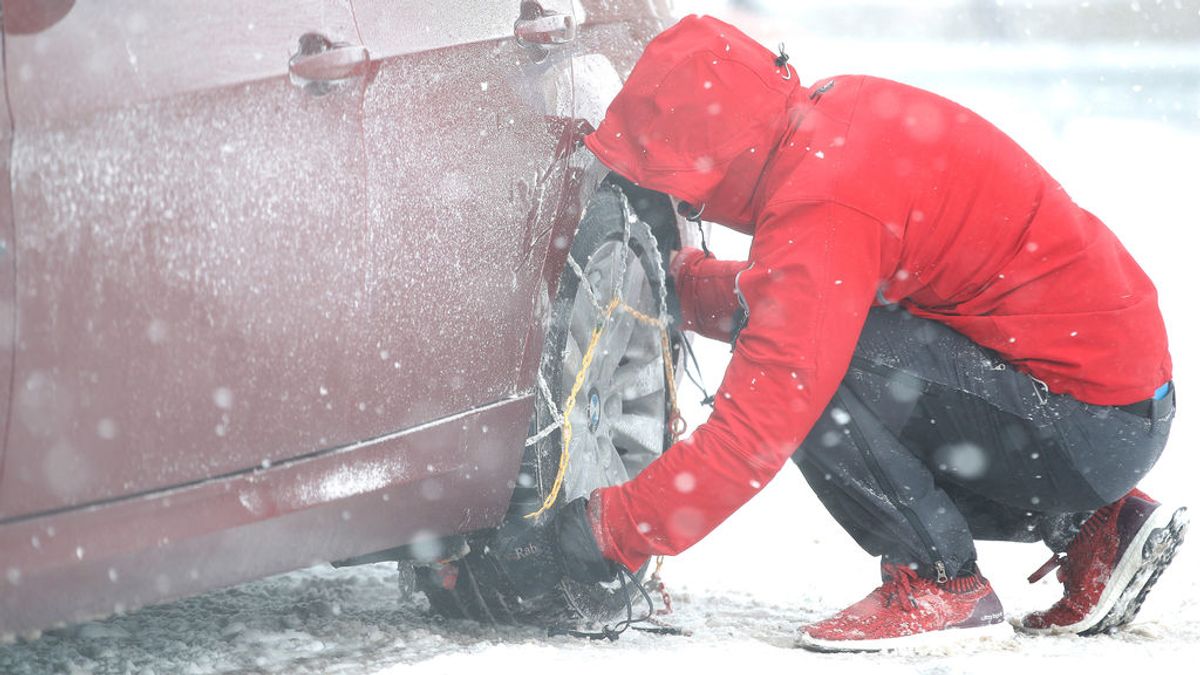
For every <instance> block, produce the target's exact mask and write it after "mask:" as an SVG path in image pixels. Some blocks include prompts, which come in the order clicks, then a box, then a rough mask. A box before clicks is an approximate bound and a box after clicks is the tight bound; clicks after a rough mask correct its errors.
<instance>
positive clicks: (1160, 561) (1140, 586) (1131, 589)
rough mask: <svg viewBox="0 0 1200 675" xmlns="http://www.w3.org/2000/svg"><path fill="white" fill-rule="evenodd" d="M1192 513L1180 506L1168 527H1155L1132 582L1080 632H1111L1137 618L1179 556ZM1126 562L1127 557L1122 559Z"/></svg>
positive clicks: (1146, 541)
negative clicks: (1103, 612) (1090, 625)
mask: <svg viewBox="0 0 1200 675" xmlns="http://www.w3.org/2000/svg"><path fill="white" fill-rule="evenodd" d="M1188 521H1189V516H1188V513H1187V509H1186V508H1179V509H1176V510H1175V512H1174V513H1172V514H1171V520H1170V522H1169V523H1167V525H1166V527H1162V528H1158V529H1154V530H1152V531H1151V532H1150V534H1149V535H1148V536H1147V537H1146V540H1145V542H1144V543H1143V544H1142V548H1141V565H1140V566H1139V567H1138V568H1137V569H1136V570H1134V572H1133V574H1132V576H1131V578H1130V580H1129V583H1127V584H1126V585H1125V588H1124V590H1122V591H1121V593H1120V594H1119V595H1118V596H1117V599H1116V602H1114V603H1113V606H1112V608H1111V609H1109V611H1108V612H1107V613H1106V614H1105V615H1104V618H1102V619H1101V620H1100V621H1099V622H1098V623H1097V624H1096V625H1095V626H1092V627H1091V628H1088V629H1087V630H1084V631H1082V632H1080V635H1100V634H1102V633H1111V632H1113V631H1115V630H1117V629H1119V628H1121V627H1123V626H1127V625H1129V624H1130V623H1132V622H1133V619H1134V617H1136V616H1137V613H1138V611H1139V610H1141V608H1142V603H1143V602H1145V601H1146V596H1147V595H1149V594H1150V589H1151V588H1152V587H1153V586H1154V583H1155V582H1156V581H1158V578H1159V577H1160V576H1162V573H1163V571H1164V570H1166V569H1167V566H1168V565H1170V564H1171V561H1172V560H1174V559H1175V553H1176V552H1177V551H1178V550H1179V545H1180V544H1182V543H1183V536H1184V534H1186V533H1187V526H1188ZM1121 562H1122V563H1124V562H1125V561H1124V560H1122V561H1121Z"/></svg>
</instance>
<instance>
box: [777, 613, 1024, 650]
mask: <svg viewBox="0 0 1200 675" xmlns="http://www.w3.org/2000/svg"><path fill="white" fill-rule="evenodd" d="M1012 636H1013V632H1012V628H1010V627H1009V626H1008V624H1006V623H1004V622H1003V621H1001V622H1000V623H993V624H988V625H986V626H976V627H974V628H947V629H945V630H933V631H929V632H927V633H917V634H915V635H905V636H904V637H895V638H884V639H880V640H822V639H819V638H815V637H812V636H811V635H809V634H808V633H805V632H801V633H800V634H799V635H797V636H796V642H795V645H796V646H797V647H800V648H801V649H807V650H808V651H810V652H821V653H825V654H832V653H843V652H883V651H892V650H909V649H913V650H915V649H929V648H939V647H947V646H952V645H957V644H961V643H964V642H971V641H996V640H1010V639H1012Z"/></svg>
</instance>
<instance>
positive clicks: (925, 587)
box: [796, 564, 1012, 652]
mask: <svg viewBox="0 0 1200 675" xmlns="http://www.w3.org/2000/svg"><path fill="white" fill-rule="evenodd" d="M883 572H884V582H883V585H882V586H880V587H879V588H876V589H875V590H874V591H872V592H871V594H870V595H868V596H867V597H865V598H863V599H862V600H860V601H859V602H857V603H855V604H853V605H851V606H849V607H847V608H846V609H843V610H842V611H841V612H838V613H837V614H836V615H834V616H832V617H830V618H828V619H825V620H824V621H821V622H819V623H815V624H812V625H810V626H806V627H804V628H802V629H801V630H800V634H799V635H798V636H797V637H796V645H797V646H799V647H804V648H805V649H811V650H813V651H819V652H875V651H881V650H884V649H899V648H905V647H924V646H934V645H943V644H947V643H949V642H957V641H960V640H964V639H971V638H983V637H993V636H1009V635H1011V634H1012V630H1011V629H1010V628H1008V626H1005V625H1004V609H1003V608H1002V607H1001V606H1000V599H999V598H997V597H996V594H995V592H993V591H992V585H991V584H990V583H988V580H987V579H984V578H983V576H982V575H980V574H979V573H978V572H977V573H975V574H974V575H972V576H969V577H958V578H955V579H951V580H949V581H947V582H946V583H943V584H937V583H935V582H933V581H931V580H929V579H924V578H922V577H919V576H917V573H916V572H914V571H913V570H912V569H910V568H908V567H905V566H902V565H890V564H885V565H883Z"/></svg>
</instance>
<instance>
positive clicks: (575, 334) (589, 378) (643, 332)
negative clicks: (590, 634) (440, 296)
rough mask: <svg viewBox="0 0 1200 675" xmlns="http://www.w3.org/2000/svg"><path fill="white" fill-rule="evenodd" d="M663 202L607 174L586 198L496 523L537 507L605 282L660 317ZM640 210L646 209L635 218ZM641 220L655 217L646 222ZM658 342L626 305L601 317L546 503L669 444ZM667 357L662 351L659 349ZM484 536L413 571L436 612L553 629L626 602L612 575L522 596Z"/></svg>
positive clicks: (670, 230)
mask: <svg viewBox="0 0 1200 675" xmlns="http://www.w3.org/2000/svg"><path fill="white" fill-rule="evenodd" d="M627 193H629V194H628V196H627ZM631 203H632V204H636V205H637V206H638V208H639V211H635V210H634V207H633V206H631ZM664 208H665V209H668V211H667V216H666V217H665V218H664V215H663V209H664ZM669 208H670V203H669V201H666V200H665V197H663V196H662V195H658V194H657V193H647V192H646V191H644V190H638V189H637V188H633V187H632V186H628V185H625V186H624V187H622V186H621V185H620V184H618V182H617V181H614V180H611V179H610V180H609V181H606V182H605V183H604V184H603V185H602V186H601V187H600V188H599V189H598V190H597V192H596V194H595V195H594V197H593V198H592V200H591V201H590V203H589V205H588V208H587V209H586V211H585V213H584V216H583V218H582V221H581V222H580V225H579V229H578V231H577V233H576V236H575V239H574V241H573V243H572V245H571V250H570V258H571V260H569V261H568V264H567V266H566V267H565V269H564V270H563V273H562V277H561V280H560V282H559V285H558V292H557V297H556V299H555V300H554V302H553V304H552V306H551V309H550V311H549V312H548V313H547V314H548V321H547V323H546V326H545V342H544V345H543V350H542V358H541V361H540V374H539V379H540V382H539V386H538V387H537V391H538V393H537V396H536V402H535V412H534V415H533V419H532V421H531V423H530V439H534V438H537V439H538V440H536V441H535V442H533V443H532V444H531V445H528V446H527V447H526V449H525V454H524V458H523V461H522V466H521V471H520V474H519V476H518V479H517V484H516V486H515V487H514V490H513V499H512V502H511V506H510V508H509V511H508V513H507V516H506V522H511V521H512V520H513V519H522V518H524V517H525V516H526V515H527V514H530V513H533V512H535V511H537V510H538V509H539V508H540V507H541V506H542V504H543V501H544V500H545V499H546V497H547V495H549V494H550V492H551V491H552V489H553V485H554V482H555V478H556V476H557V473H558V470H559V458H560V456H561V454H562V435H563V429H562V427H561V425H559V424H558V422H557V420H558V419H559V414H560V413H559V411H562V410H563V409H564V405H565V402H566V400H567V398H568V396H569V394H570V392H571V390H572V388H573V385H574V382H575V379H576V375H577V374H578V372H579V370H580V368H581V366H582V356H583V353H584V352H586V350H587V347H588V345H589V343H590V338H591V333H592V328H593V327H594V326H595V325H596V324H597V323H598V322H599V321H600V320H601V319H602V318H603V316H604V314H605V309H606V308H607V305H608V303H609V300H610V299H611V298H612V297H613V293H614V292H615V289H617V288H620V290H621V293H622V297H623V299H624V302H626V303H628V305H630V306H632V307H633V308H635V309H636V310H638V311H639V312H640V313H642V314H644V315H647V316H649V317H653V318H658V319H661V320H663V321H665V320H666V319H665V317H666V313H667V309H666V306H665V303H666V302H667V289H666V287H665V286H664V284H665V282H666V279H665V277H666V275H665V272H664V269H663V260H664V251H665V250H666V249H663V248H660V246H662V245H665V246H667V247H673V246H677V245H678V244H677V242H678V239H677V232H675V231H674V219H673V218H672V217H671V216H670V215H669V214H670V212H669ZM647 210H653V211H655V213H653V214H647V215H648V217H647V218H643V217H642V215H641V213H642V212H645V211H647ZM647 220H652V221H653V222H656V223H657V226H656V227H654V228H652V227H651V225H650V224H648V223H647ZM655 230H657V231H658V233H659V234H660V236H661V239H662V240H663V241H662V242H660V241H659V238H656V237H655V233H654V231H655ZM580 273H582V276H583V278H581V276H580ZM584 278H586V279H587V283H586V284H585V283H583V279H584ZM618 282H619V283H618ZM589 289H591V290H589ZM662 351H663V348H662V340H661V332H660V329H659V328H658V327H657V326H655V325H652V324H648V323H646V322H644V321H639V320H638V319H637V317H635V316H633V315H632V314H630V313H629V312H627V311H623V310H620V309H618V310H617V311H616V312H615V313H614V314H613V315H612V317H611V318H610V319H609V321H608V322H607V323H606V324H605V328H604V331H603V333H602V334H601V337H600V340H599V342H598V343H597V345H596V348H595V349H594V354H593V360H592V362H591V365H590V366H589V367H588V368H587V372H586V373H585V375H584V381H583V386H582V387H581V388H580V389H579V391H578V395H577V397H576V398H577V405H576V406H575V407H574V411H573V412H572V414H571V416H570V419H571V425H572V431H573V433H572V437H571V446H570V457H569V461H568V463H567V466H566V471H565V476H564V478H563V481H562V487H561V490H560V492H559V494H558V495H557V497H556V500H555V502H554V505H553V506H552V507H551V510H552V511H553V510H557V509H558V508H561V507H562V506H564V505H565V504H567V503H568V502H570V501H571V500H573V499H575V498H577V497H583V496H587V495H589V494H590V493H591V491H592V490H594V489H596V488H599V487H605V486H608V485H614V484H618V483H621V482H624V481H625V480H628V479H629V478H632V477H633V476H634V475H636V474H637V473H638V472H640V471H641V470H642V469H644V468H645V466H646V465H648V464H649V463H650V462H652V461H653V460H654V459H655V458H656V457H658V455H660V454H661V453H662V452H663V450H665V449H666V448H667V447H668V445H669V444H670V431H669V423H668V422H669V413H670V410H671V407H670V400H669V387H668V386H667V382H666V375H665V371H664V369H663V362H662V358H663V354H662ZM676 354H677V349H675V348H672V349H671V353H670V355H669V356H671V357H672V358H674V356H675V355H676ZM547 395H548V397H549V398H547ZM492 535H494V532H487V533H482V534H480V535H477V536H474V537H472V538H471V539H470V552H469V553H468V554H467V555H466V556H465V557H463V558H461V559H459V560H456V561H454V562H451V563H448V564H445V565H434V566H431V567H420V568H418V569H417V588H418V589H419V590H421V591H422V592H424V593H425V595H426V596H427V597H428V598H429V603H430V607H431V609H432V610H433V611H434V612H435V613H437V614H441V615H443V616H446V617H450V618H466V619H474V620H477V621H481V622H487V623H521V624H536V625H546V626H552V627H554V626H565V625H578V624H580V623H587V622H600V621H604V620H607V619H609V618H611V617H613V616H614V615H615V614H616V613H617V612H619V611H624V609H625V607H626V596H625V594H624V592H623V590H622V587H621V585H619V584H616V583H612V584H581V583H578V582H575V581H573V580H571V579H563V580H562V581H561V582H559V584H558V585H557V586H556V587H555V588H554V589H553V590H551V591H550V592H547V593H544V594H542V595H539V596H537V597H521V596H520V595H519V594H518V593H516V592H515V591H514V590H513V589H512V588H511V586H510V585H509V584H508V583H506V581H505V579H504V576H503V574H502V573H501V572H500V570H499V568H498V566H497V565H496V564H495V562H494V560H493V558H492V555H491V553H490V552H489V549H488V542H489V541H490V539H491V537H492ZM642 572H644V570H639V571H638V574H639V575H640V574H641V573H642ZM629 592H632V591H629Z"/></svg>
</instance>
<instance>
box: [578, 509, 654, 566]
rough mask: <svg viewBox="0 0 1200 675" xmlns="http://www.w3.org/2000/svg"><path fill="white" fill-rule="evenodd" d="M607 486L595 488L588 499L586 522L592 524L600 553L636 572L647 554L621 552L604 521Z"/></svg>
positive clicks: (643, 562) (648, 557)
mask: <svg viewBox="0 0 1200 675" xmlns="http://www.w3.org/2000/svg"><path fill="white" fill-rule="evenodd" d="M608 489H609V488H597V489H595V490H593V491H592V494H591V496H590V498H589V499H588V508H587V515H588V523H590V524H591V526H592V535H593V536H594V537H595V538H596V544H597V545H598V546H599V547H600V554H601V555H603V556H604V557H605V558H607V559H609V560H612V561H615V562H617V563H620V564H621V565H624V566H625V569H627V570H629V571H630V572H636V571H637V570H639V569H641V568H642V565H645V564H646V561H648V560H649V559H650V556H647V555H626V554H624V553H623V552H621V551H620V550H619V549H618V548H617V545H616V542H615V541H614V540H613V538H612V535H611V534H610V533H609V529H608V527H607V526H606V525H605V523H604V495H605V493H606V492H607V490H608Z"/></svg>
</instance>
